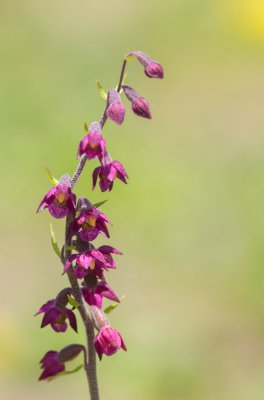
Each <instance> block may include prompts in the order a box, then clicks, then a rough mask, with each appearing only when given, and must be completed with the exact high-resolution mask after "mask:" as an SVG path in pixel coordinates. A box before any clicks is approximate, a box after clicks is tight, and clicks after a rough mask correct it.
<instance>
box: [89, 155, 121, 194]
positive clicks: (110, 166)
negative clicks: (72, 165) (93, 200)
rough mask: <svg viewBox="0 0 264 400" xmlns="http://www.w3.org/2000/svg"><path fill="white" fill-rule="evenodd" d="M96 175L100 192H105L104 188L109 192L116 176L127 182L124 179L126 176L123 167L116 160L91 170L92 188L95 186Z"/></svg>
mask: <svg viewBox="0 0 264 400" xmlns="http://www.w3.org/2000/svg"><path fill="white" fill-rule="evenodd" d="M98 176H99V186H100V189H101V191H102V192H105V191H106V190H109V192H110V191H111V190H112V188H113V185H114V180H115V179H116V178H118V179H120V180H121V181H122V182H124V183H127V181H126V179H127V178H128V175H127V173H126V170H125V168H124V167H123V165H122V164H121V163H120V162H119V161H117V160H115V161H110V162H109V163H106V164H105V165H101V166H100V167H97V168H95V170H94V172H93V189H94V188H95V186H96V182H97V179H98Z"/></svg>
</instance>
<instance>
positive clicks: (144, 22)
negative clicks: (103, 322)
mask: <svg viewBox="0 0 264 400" xmlns="http://www.w3.org/2000/svg"><path fill="white" fill-rule="evenodd" d="M132 50H142V51H145V52H146V53H148V54H149V55H150V56H151V57H153V58H154V59H158V60H159V61H160V62H161V63H162V64H163V66H164V69H165V78H166V79H165V80H163V81H159V80H151V79H147V78H146V77H145V76H144V74H143V69H142V66H141V65H140V64H139V63H137V62H136V60H133V61H131V62H130V63H129V66H128V67H129V68H128V80H127V83H128V84H129V85H131V86H133V87H134V88H135V89H137V90H138V91H139V92H140V93H141V94H142V95H143V96H144V97H146V98H147V99H148V100H149V102H150V104H151V110H152V113H153V119H152V120H151V121H147V120H144V119H140V118H136V117H135V116H134V115H132V113H130V112H129V110H127V118H126V121H125V124H124V125H123V126H122V127H121V128H119V127H117V126H115V125H114V124H112V123H110V122H107V124H106V127H105V130H104V134H105V137H106V139H107V142H108V147H109V149H110V152H111V154H112V155H113V157H114V158H117V159H119V160H120V161H121V162H122V163H123V164H124V165H125V167H126V169H127V171H128V174H129V176H130V179H129V184H128V185H127V186H126V185H123V184H122V183H120V182H116V183H115V187H114V190H113V192H111V193H108V192H107V193H105V194H102V193H100V191H99V190H98V188H97V189H96V190H95V191H94V192H91V171H92V170H93V168H94V166H95V165H96V163H95V162H94V161H92V162H90V163H89V165H88V167H87V169H86V171H85V173H84V174H83V176H82V178H81V180H80V183H79V185H78V186H77V188H76V191H77V194H78V195H81V194H85V195H87V196H88V197H89V198H90V199H91V200H92V201H100V200H104V199H108V202H107V203H106V204H105V205H104V206H103V207H102V210H103V211H104V212H105V213H106V214H107V216H108V217H109V218H110V219H111V221H112V222H113V224H114V226H113V228H112V229H111V234H112V235H111V240H110V241H109V244H113V245H114V246H116V247H117V248H120V249H121V250H122V251H123V252H124V256H123V257H122V258H121V257H120V258H119V259H118V269H117V270H116V271H113V272H111V273H110V274H109V282H110V284H111V286H113V288H114V289H115V291H116V292H117V293H118V294H119V295H122V294H125V295H126V298H125V300H124V302H123V303H122V304H121V305H120V306H119V307H118V308H117V309H116V310H115V312H113V314H111V316H110V317H111V323H112V325H113V326H114V327H116V328H117V329H119V330H120V332H121V333H122V335H123V337H124V340H125V342H126V344H127V347H128V352H127V353H125V352H123V351H120V352H119V353H118V354H117V355H116V356H114V357H111V358H104V359H103V361H102V362H101V363H98V364H99V365H98V373H99V381H100V388H101V397H102V400H104V399H108V400H114V399H127V400H132V399H138V400H150V399H151V400H211V399H214V400H218V399H221V400H222V399H224V400H231V399H232V400H236V399H237V400H238V399H239V400H246V399H253V400H262V399H263V398H264V380H263V374H264V296H263V289H264V268H263V259H264V245H263V242H264V213H263V197H264V178H263V175H264V137H263V126H264V113H263V105H264V101H263V99H264V98H263V93H264V75H263V68H264V52H263V50H264V3H263V0H241V1H239V0H237V1H235V0H226V1H220V0H219V1H217V0H215V1H210V0H204V1H198V0H174V1H173V0H171V1H169V0H164V1H158V0H152V1H139V0H133V1H131V0H127V1H121V0H112V1H111V0H110V1H108V2H106V1H101V0H97V1H88V0H87V1H85V0H75V1H70V0H64V1H60V0H56V1H51V0H45V1H42V0H39V1H36V0H24V1H18V0H10V1H3V0H2V1H1V2H0V126H1V138H2V145H1V150H0V151H1V157H0V163H1V171H2V177H1V180H2V186H1V187H2V193H1V198H0V205H1V211H2V212H1V227H2V229H1V242H2V254H1V259H2V266H1V280H0V299H1V301H0V398H1V399H5V400H13V399H17V398H18V397H19V398H20V399H27V400H31V399H36V398H37V399H40V400H41V399H47V398H48V399H50V400H52V399H57V398H59V399H62V398H63V399H64V400H70V399H72V396H73V395H74V396H75V398H76V399H87V398H88V394H87V388H86V381H85V377H84V375H83V374H82V373H81V372H79V374H77V375H73V376H70V377H68V378H66V377H61V378H60V379H58V380H55V381H53V382H51V383H49V384H46V383H45V382H44V383H38V382H37V378H38V376H39V373H40V371H39V368H38V362H39V360H40V358H41V357H42V355H43V354H44V353H45V352H46V351H47V350H49V349H55V350H57V349H60V348H61V347H62V346H63V345H66V344H68V343H70V342H79V341H82V340H84V337H83V332H82V328H81V327H80V334H79V336H78V337H77V336H76V334H74V333H71V332H69V331H68V332H67V333H65V334H61V335H56V334H55V333H54V332H53V331H51V330H50V329H48V328H46V329H43V330H40V329H39V325H40V318H39V319H37V318H35V319H34V318H33V314H34V313H35V312H36V310H37V309H38V308H39V306H40V305H41V304H42V303H43V302H44V301H46V300H47V299H50V298H53V297H54V295H55V294H56V293H57V291H58V290H59V289H60V288H62V286H63V285H67V281H66V278H65V277H62V276H61V265H60V264H59V262H58V260H57V258H56V256H55V254H54V253H53V251H52V249H51V246H50V238H49V223H50V221H51V217H50V216H49V214H48V213H47V212H44V213H42V214H40V215H36V214H35V210H36V207H37V205H38V203H39V201H40V199H41V198H42V196H43V195H44V193H46V191H47V190H48V189H49V187H50V182H49V181H48V179H47V177H46V176H45V173H44V172H43V166H44V165H46V166H48V167H49V168H50V169H51V171H52V172H53V174H54V175H55V176H57V177H60V176H61V175H62V174H63V173H65V172H68V173H70V174H72V173H73V171H74V169H75V166H76V162H77V161H76V149H77V145H78V143H79V140H80V139H81V138H82V136H83V123H84V122H88V123H90V122H91V121H94V120H96V119H98V118H99V116H100V114H101V112H102V109H103V106H104V104H103V100H102V99H101V98H100V96H99V95H98V93H97V91H96V88H95V81H96V79H99V80H100V82H101V83H102V84H103V86H104V87H106V88H109V87H113V86H115V85H116V82H117V79H118V76H119V71H120V67H121V63H122V57H123V55H124V54H125V53H126V52H127V51H132ZM126 104H127V108H129V105H128V103H126ZM63 228H64V223H63V221H55V222H54V230H55V231H56V235H57V237H58V240H59V242H60V243H62V235H63ZM103 242H106V241H105V240H104V241H103V240H102V239H100V240H99V241H97V243H103Z"/></svg>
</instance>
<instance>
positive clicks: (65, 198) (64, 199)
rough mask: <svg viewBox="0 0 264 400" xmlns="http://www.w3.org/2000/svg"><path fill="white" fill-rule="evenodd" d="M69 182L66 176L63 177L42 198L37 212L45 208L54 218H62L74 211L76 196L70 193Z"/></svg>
mask: <svg viewBox="0 0 264 400" xmlns="http://www.w3.org/2000/svg"><path fill="white" fill-rule="evenodd" d="M70 186H71V180H70V177H69V175H68V174H66V175H63V176H62V178H61V179H60V181H59V184H58V185H57V186H56V187H53V188H52V189H50V190H49V191H48V193H47V194H46V195H45V196H44V197H43V199H42V200H41V202H40V205H39V207H38V209H37V212H39V211H42V210H44V209H45V208H47V209H48V210H49V212H50V214H51V215H52V216H53V217H54V218H64V217H66V216H67V215H68V214H69V213H71V212H72V213H73V212H74V211H75V204H76V196H75V194H73V193H72V191H71V189H70Z"/></svg>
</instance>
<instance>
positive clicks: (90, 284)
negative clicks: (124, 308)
mask: <svg viewBox="0 0 264 400" xmlns="http://www.w3.org/2000/svg"><path fill="white" fill-rule="evenodd" d="M82 294H83V297H84V300H85V301H86V303H88V304H89V305H90V306H93V305H94V306H97V307H99V308H101V307H102V302H103V297H106V298H107V299H109V300H113V301H117V302H119V299H118V297H117V295H116V294H115V292H114V291H113V289H112V288H111V287H110V286H109V285H108V284H107V283H106V282H105V281H98V278H97V276H96V275H95V274H92V273H90V274H89V273H88V274H87V275H86V277H85V279H84V282H83V288H82Z"/></svg>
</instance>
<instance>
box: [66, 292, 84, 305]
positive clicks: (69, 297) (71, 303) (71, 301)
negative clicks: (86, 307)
mask: <svg viewBox="0 0 264 400" xmlns="http://www.w3.org/2000/svg"><path fill="white" fill-rule="evenodd" d="M67 298H68V302H69V303H70V305H71V306H73V307H74V308H78V307H80V305H81V304H80V303H78V301H77V300H75V298H74V297H72V296H71V295H70V294H68V295H67Z"/></svg>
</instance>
